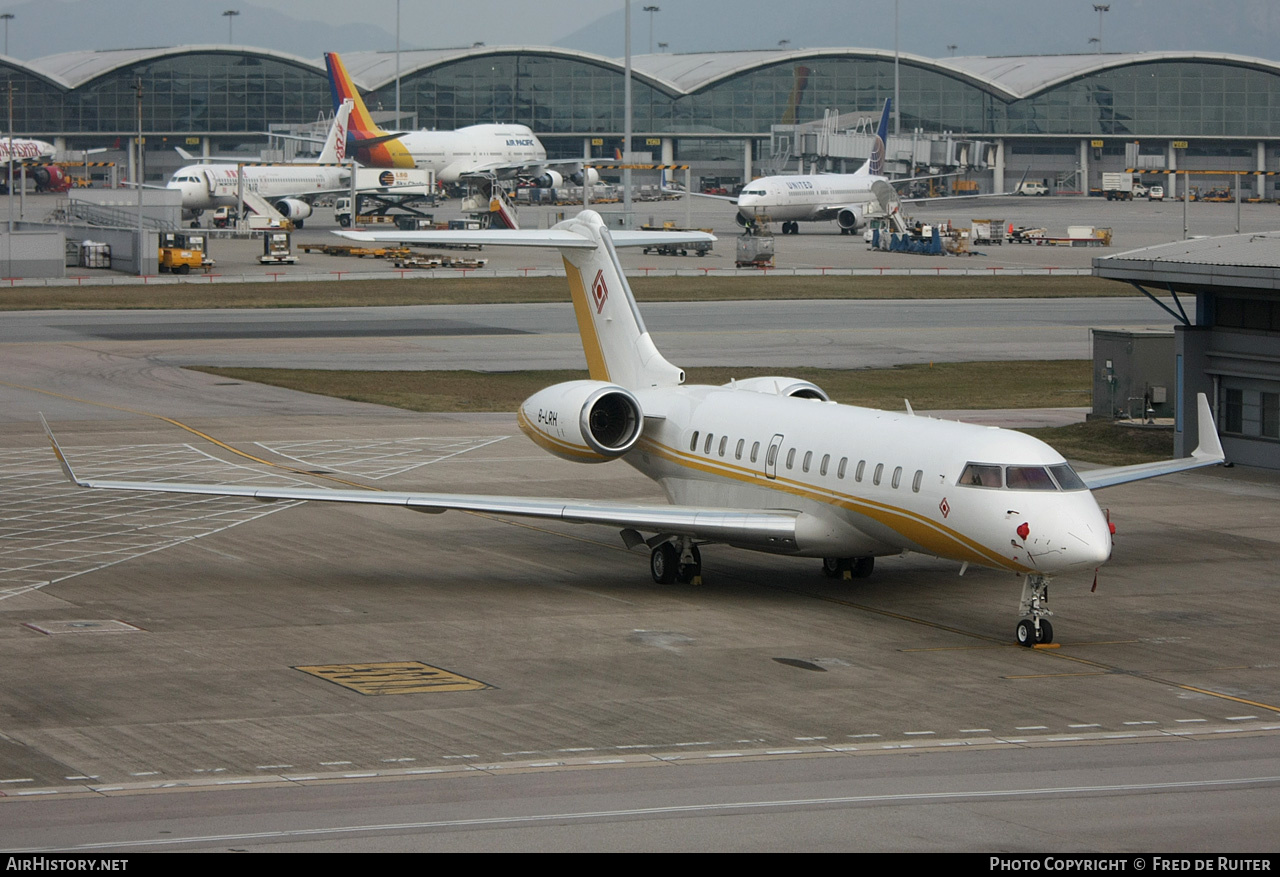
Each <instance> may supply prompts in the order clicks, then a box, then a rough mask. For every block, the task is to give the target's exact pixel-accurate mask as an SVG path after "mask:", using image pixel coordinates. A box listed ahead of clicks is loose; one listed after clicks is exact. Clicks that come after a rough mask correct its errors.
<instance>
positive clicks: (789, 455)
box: [787, 448, 796, 469]
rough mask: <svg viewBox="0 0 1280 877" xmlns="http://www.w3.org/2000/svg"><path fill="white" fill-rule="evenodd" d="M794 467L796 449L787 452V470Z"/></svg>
mask: <svg viewBox="0 0 1280 877" xmlns="http://www.w3.org/2000/svg"><path fill="white" fill-rule="evenodd" d="M795 465H796V449H795V448H792V449H791V450H789V451H787V468H788V469H793V468H795Z"/></svg>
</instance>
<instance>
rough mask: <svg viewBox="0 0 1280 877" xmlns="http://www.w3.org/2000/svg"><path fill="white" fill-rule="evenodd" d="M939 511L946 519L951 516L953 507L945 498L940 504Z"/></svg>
mask: <svg viewBox="0 0 1280 877" xmlns="http://www.w3.org/2000/svg"><path fill="white" fill-rule="evenodd" d="M938 509H939V510H940V511H941V512H942V516H943V517H944V518H945V517H946V516H947V515H949V514H951V506H950V505H948V504H947V498H946V497H945V496H944V497H943V498H942V502H940V503H938Z"/></svg>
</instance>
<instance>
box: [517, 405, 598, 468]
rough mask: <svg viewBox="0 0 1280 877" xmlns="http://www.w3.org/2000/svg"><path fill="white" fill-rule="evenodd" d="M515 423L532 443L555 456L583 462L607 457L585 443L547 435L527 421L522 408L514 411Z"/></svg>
mask: <svg viewBox="0 0 1280 877" xmlns="http://www.w3.org/2000/svg"><path fill="white" fill-rule="evenodd" d="M516 423H517V425H519V427H520V430H521V431H522V432H523V433H524V434H525V435H527V436H528V437H529V438H531V439H532V440H533V443H534V444H536V445H537V446H538V447H540V448H542V449H543V450H544V451H550V452H551V453H553V454H556V455H557V456H561V457H570V458H572V459H573V460H576V461H578V462H584V463H591V462H598V461H600V460H606V459H608V458H607V457H605V456H603V455H601V454H597V453H596V452H595V451H593V450H591V448H588V447H587V446H586V445H575V444H571V443H569V442H565V441H561V440H560V439H557V438H554V437H552V436H549V435H547V434H546V433H545V432H543V431H542V430H540V429H538V428H537V427H536V426H534V425H533V424H532V423H530V422H529V418H528V417H525V414H524V409H523V408H521V409H519V410H518V411H516Z"/></svg>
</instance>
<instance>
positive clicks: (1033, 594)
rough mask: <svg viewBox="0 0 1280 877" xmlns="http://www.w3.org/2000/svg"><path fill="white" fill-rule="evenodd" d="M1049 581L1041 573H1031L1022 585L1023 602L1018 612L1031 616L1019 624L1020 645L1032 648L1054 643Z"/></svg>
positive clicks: (1018, 637)
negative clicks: (1049, 604) (1050, 620)
mask: <svg viewBox="0 0 1280 877" xmlns="http://www.w3.org/2000/svg"><path fill="white" fill-rule="evenodd" d="M1048 603H1049V579H1047V578H1046V577H1045V576H1042V575H1040V574H1039V573H1029V574H1028V575H1027V578H1026V581H1024V582H1023V584H1022V602H1021V603H1019V604H1018V612H1019V614H1021V615H1026V616H1029V617H1028V618H1024V619H1022V620H1021V621H1019V622H1018V627H1017V628H1016V635H1017V640H1018V645H1020V646H1026V647H1028V648H1030V647H1031V646H1034V645H1042V644H1048V643H1051V642H1053V625H1052V624H1050V623H1049V616H1050V615H1052V614H1053V613H1052V612H1050V611H1049V606H1048Z"/></svg>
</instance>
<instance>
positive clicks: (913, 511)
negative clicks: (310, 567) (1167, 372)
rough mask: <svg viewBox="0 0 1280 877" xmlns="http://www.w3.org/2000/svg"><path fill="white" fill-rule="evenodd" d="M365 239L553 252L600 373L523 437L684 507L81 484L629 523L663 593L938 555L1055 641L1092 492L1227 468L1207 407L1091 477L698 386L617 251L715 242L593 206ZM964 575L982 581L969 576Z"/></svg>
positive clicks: (529, 403) (1058, 459)
mask: <svg viewBox="0 0 1280 877" xmlns="http://www.w3.org/2000/svg"><path fill="white" fill-rule="evenodd" d="M339 234H342V235H344V236H345V237H348V238H352V239H355V240H366V241H367V240H403V241H416V242H440V241H454V242H462V243H465V242H471V241H475V242H482V243H484V244H485V245H489V246H495V245H502V244H506V245H513V246H536V247H554V248H556V249H558V250H559V251H560V253H561V255H562V257H563V259H564V265H565V271H566V273H567V275H568V281H569V292H570V297H571V298H572V300H573V309H574V313H575V315H576V318H577V324H578V329H579V333H580V335H581V340H582V346H583V350H584V351H585V353H586V360H587V365H588V369H589V377H588V378H587V379H584V380H576V381H569V382H567V383H562V384H556V385H554V386H551V387H548V388H546V389H545V390H542V391H540V392H538V393H535V394H534V395H533V396H531V397H530V398H529V399H527V400H526V401H525V402H524V403H523V404H522V405H521V406H520V409H519V411H518V413H517V419H518V422H519V425H520V427H521V429H522V430H523V431H524V432H525V433H526V434H527V435H528V436H529V437H530V438H531V439H532V440H533V441H534V442H535V443H537V444H538V445H539V446H541V447H542V448H544V449H545V450H547V451H549V452H551V453H552V454H555V455H557V456H560V457H563V458H565V459H568V460H573V461H576V462H579V463H604V462H608V461H615V460H622V461H624V462H625V463H627V464H628V465H631V466H633V467H635V468H636V469H637V470H638V471H640V472H642V473H643V474H645V475H646V476H648V477H650V478H652V479H654V480H655V481H656V482H657V483H658V484H659V485H661V487H662V489H663V491H664V492H665V493H666V495H667V498H668V500H669V501H670V505H660V504H643V503H634V502H610V501H602V500H592V499H545V498H535V497H521V496H478V495H465V494H441V493H390V492H375V491H362V490H322V489H317V488H311V487H298V488H289V487H286V488H280V487H251V486H221V485H213V484H210V485H196V484H178V483H155V482H122V481H100V480H96V479H82V478H79V477H78V476H76V475H75V474H74V473H73V472H72V471H71V468H70V466H69V465H68V464H67V462H66V459H65V457H63V455H62V452H61V450H59V449H58V447H57V443H56V441H54V440H53V436H52V433H50V436H49V438H50V441H51V443H52V444H53V445H54V450H55V452H56V453H57V454H58V457H59V460H60V461H61V462H62V465H63V468H64V472H65V474H66V475H67V477H68V478H69V479H71V480H72V481H73V482H75V483H76V484H78V485H80V486H82V487H90V488H103V489H114V490H137V491H163V492H173V493H196V494H214V495H226V496H245V497H253V498H255V499H260V500H271V499H285V500H315V501H321V502H344V503H367V504H374V505H388V506H400V507H405V508H408V509H412V510H415V511H429V512H443V511H446V510H449V509H460V510H467V511H479V512H489V513H496V514H504V515H516V516H527V517H532V518H544V519H554V520H561V521H571V522H576V523H588V524H602V525H606V526H612V527H616V528H618V529H619V530H620V531H621V535H622V539H623V540H624V542H625V543H626V545H627V546H628V547H638V546H641V545H643V546H646V547H647V548H648V549H649V557H650V571H651V573H652V576H653V578H654V580H655V581H657V582H660V583H670V582H674V581H682V582H692V581H695V580H700V577H701V574H702V559H701V555H700V552H699V546H700V545H704V544H707V543H723V544H726V545H731V546H735V547H738V548H745V549H749V550H754V551H763V552H769V553H773V554H782V555H794V556H798V557H812V558H820V559H821V561H822V568H823V570H824V571H825V572H826V573H827V574H828V575H830V576H833V577H845V578H852V577H861V576H865V575H868V574H870V572H871V570H872V565H873V564H874V561H875V558H876V557H881V556H887V555H895V554H900V553H903V552H906V551H914V552H920V553H924V554H929V555H933V556H936V557H940V558H946V559H950V560H953V561H956V562H958V563H960V564H962V565H965V566H967V565H976V566H982V567H989V568H991V569H996V570H1003V571H1006V572H1009V573H1013V574H1015V575H1017V576H1021V577H1023V579H1024V584H1023V591H1022V600H1021V604H1020V614H1021V616H1022V618H1021V619H1020V620H1019V621H1018V623H1017V626H1016V639H1017V641H1018V642H1019V643H1021V644H1023V645H1027V646H1031V645H1035V644H1037V643H1047V642H1050V641H1052V639H1053V628H1052V625H1051V624H1050V622H1049V616H1050V615H1051V614H1052V613H1051V612H1050V611H1049V607H1048V589H1049V581H1050V579H1051V578H1052V577H1053V576H1055V575H1059V574H1065V573H1087V572H1088V571H1092V570H1095V569H1096V568H1097V567H1098V566H1099V565H1101V564H1102V563H1103V562H1105V561H1106V560H1107V559H1108V557H1109V556H1110V554H1111V530H1110V525H1109V523H1108V521H1107V519H1106V517H1105V516H1104V515H1103V513H1102V511H1101V510H1100V509H1099V507H1098V503H1097V502H1096V501H1095V499H1094V497H1093V494H1092V492H1091V490H1092V489H1097V488H1102V487H1110V486H1112V485H1116V484H1123V483H1125V482H1129V481H1136V480H1138V479H1142V478H1150V477H1153V476H1156V475H1165V474H1169V473H1172V472H1179V471H1183V470H1187V469H1194V468H1197V467H1201V466H1210V465H1214V464H1216V463H1220V462H1222V461H1223V459H1224V457H1223V453H1222V447H1221V444H1220V443H1219V441H1218V436H1217V431H1216V429H1215V427H1214V424H1213V420H1212V418H1211V416H1210V413H1209V408H1208V403H1207V402H1206V401H1205V398H1204V396H1203V395H1202V396H1200V398H1199V402H1198V406H1199V407H1198V423H1199V427H1198V428H1199V447H1198V448H1197V449H1196V451H1195V452H1194V453H1193V454H1192V456H1191V457H1189V458H1185V459H1179V460H1168V461H1164V462H1159V463H1148V464H1141V465H1137V466H1123V467H1113V468H1107V469H1095V470H1092V471H1088V472H1083V473H1077V472H1076V471H1075V470H1074V469H1073V468H1072V467H1071V465H1070V464H1068V463H1067V461H1066V460H1064V459H1063V458H1062V456H1061V455H1060V454H1058V453H1057V452H1056V451H1054V450H1053V448H1051V447H1049V446H1048V445H1046V444H1045V443H1044V442H1042V441H1039V440H1038V439H1035V438H1032V437H1031V436H1028V435H1024V434H1022V433H1018V432H1013V431H1010V430H1004V429H996V428H992V427H986V426H976V425H972V424H964V423H956V422H950V421H943V420H936V419H933V418H930V417H923V416H915V415H913V414H912V413H911V411H910V410H908V411H906V412H905V413H896V412H888V411H879V410H874V409H868V408H857V407H853V406H849V405H838V404H836V403H834V402H831V401H830V400H829V399H828V398H827V394H826V393H824V392H823V391H822V389H821V388H819V387H818V386H816V385H814V384H812V383H810V382H808V381H803V380H796V379H792V378H787V377H766V378H752V379H749V380H742V381H736V382H731V383H729V384H727V385H724V386H696V385H689V384H686V383H685V374H684V371H683V370H682V369H680V368H678V367H677V366H675V365H673V364H671V363H670V362H668V361H667V360H666V359H665V358H664V357H663V356H662V354H661V353H660V352H659V351H658V349H657V347H656V346H655V345H654V342H653V340H652V339H651V338H650V336H649V333H648V331H647V330H646V328H645V324H644V321H643V319H642V318H641V316H640V311H639V309H638V307H637V306H636V301H635V299H634V298H633V297H632V294H631V290H630V288H629V287H628V285H627V281H626V278H625V277H624V275H623V273H622V269H621V266H620V264H619V261H618V254H617V248H618V247H622V246H653V245H655V244H659V243H663V242H665V241H667V240H668V239H669V240H670V241H671V242H684V243H692V242H693V241H696V240H702V241H705V240H708V239H713V238H711V236H710V235H705V234H700V233H679V232H623V231H618V232H613V233H610V231H609V230H608V228H607V226H606V225H605V223H604V221H603V220H602V219H601V217H600V216H599V215H598V214H597V213H595V212H593V211H590V210H584V211H583V212H582V213H580V214H579V215H578V216H576V217H575V218H573V219H569V220H566V221H564V222H561V223H560V224H558V225H556V226H555V227H554V228H551V229H546V230H524V231H493V230H489V231H483V232H447V231H445V232H430V231H424V232H386V233H381V232H340V233H339ZM962 571H963V567H962Z"/></svg>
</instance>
